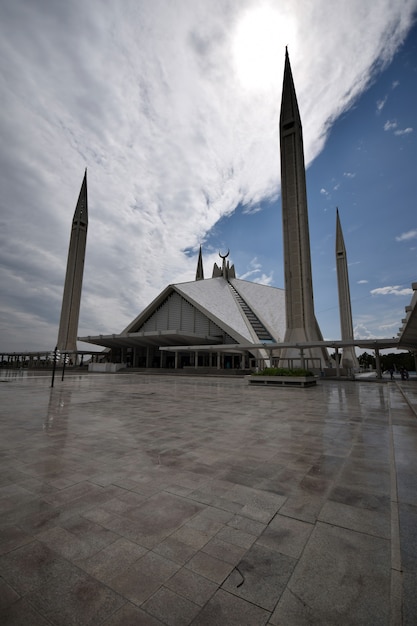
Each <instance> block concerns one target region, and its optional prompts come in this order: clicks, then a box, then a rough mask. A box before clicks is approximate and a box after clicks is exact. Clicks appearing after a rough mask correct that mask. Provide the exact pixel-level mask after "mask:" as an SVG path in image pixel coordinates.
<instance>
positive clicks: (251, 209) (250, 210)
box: [242, 205, 262, 215]
mask: <svg viewBox="0 0 417 626" xmlns="http://www.w3.org/2000/svg"><path fill="white" fill-rule="evenodd" d="M259 211H262V207H260V206H259V205H257V206H246V207H245V208H244V209H243V211H242V213H243V215H255V213H259Z"/></svg>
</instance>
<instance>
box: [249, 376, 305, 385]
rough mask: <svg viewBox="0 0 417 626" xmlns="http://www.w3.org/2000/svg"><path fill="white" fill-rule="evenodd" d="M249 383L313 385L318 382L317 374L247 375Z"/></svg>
mask: <svg viewBox="0 0 417 626" xmlns="http://www.w3.org/2000/svg"><path fill="white" fill-rule="evenodd" d="M245 379H246V383H247V384H248V385H258V386H260V385H264V386H269V387H313V386H314V385H316V383H317V379H316V377H315V376H252V375H251V376H245Z"/></svg>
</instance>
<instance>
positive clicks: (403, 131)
mask: <svg viewBox="0 0 417 626" xmlns="http://www.w3.org/2000/svg"><path fill="white" fill-rule="evenodd" d="M412 132H413V129H412V128H410V127H408V128H403V129H398V130H396V131H394V135H399V136H401V135H409V134H410V133H412Z"/></svg>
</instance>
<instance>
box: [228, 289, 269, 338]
mask: <svg viewBox="0 0 417 626" xmlns="http://www.w3.org/2000/svg"><path fill="white" fill-rule="evenodd" d="M229 287H230V289H231V290H232V293H233V295H234V297H235V299H236V301H237V303H238V304H239V306H240V308H241V310H242V311H243V313H244V314H245V316H246V319H247V320H248V322H249V324H250V326H251V327H252V329H253V330H254V331H255V334H256V336H257V337H258V339H259V341H275V339H274V338H273V337H272V335H271V334H270V333H269V332H268V331H267V329H266V328H265V326H264V325H263V324H262V322H261V321H260V319H259V318H258V317H257V316H256V315H255V313H254V312H253V311H252V309H251V308H250V306H249V305H248V303H247V302H245V300H244V299H243V298H242V296H241V295H240V293H239V292H238V291H237V289H235V288H234V287H233V285H232V284H231V283H229Z"/></svg>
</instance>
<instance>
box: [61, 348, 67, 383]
mask: <svg viewBox="0 0 417 626" xmlns="http://www.w3.org/2000/svg"><path fill="white" fill-rule="evenodd" d="M67 358H68V355H67V354H64V364H63V366H62V376H61V381H63V380H64V376H65V363H66V362H67Z"/></svg>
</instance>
